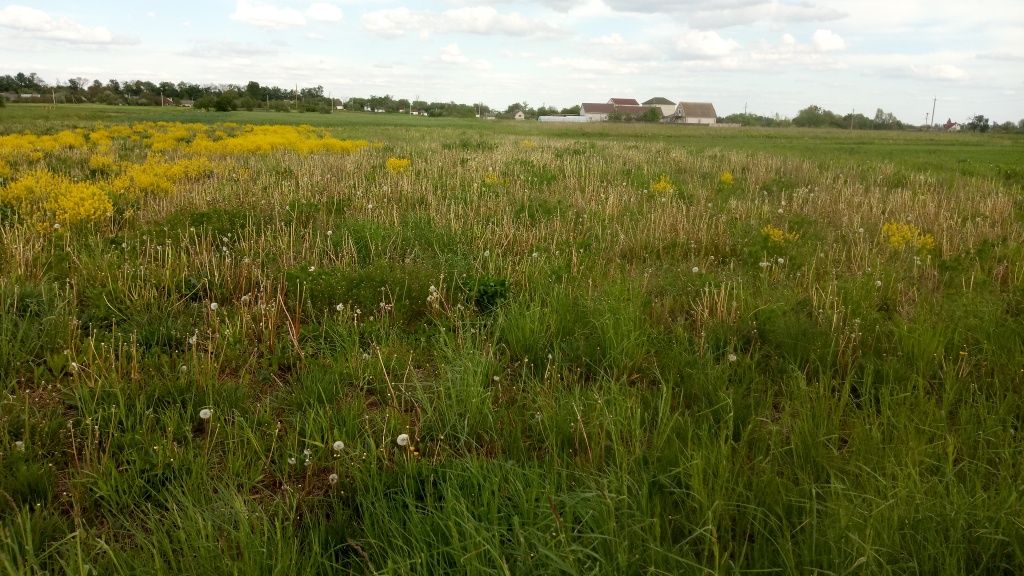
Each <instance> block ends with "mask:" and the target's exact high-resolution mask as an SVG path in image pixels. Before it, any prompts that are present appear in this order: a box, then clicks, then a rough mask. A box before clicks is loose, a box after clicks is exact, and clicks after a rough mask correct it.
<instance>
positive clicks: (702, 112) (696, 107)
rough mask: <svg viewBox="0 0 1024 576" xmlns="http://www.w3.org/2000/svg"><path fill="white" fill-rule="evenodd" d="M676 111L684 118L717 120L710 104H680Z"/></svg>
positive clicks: (713, 108)
mask: <svg viewBox="0 0 1024 576" xmlns="http://www.w3.org/2000/svg"><path fill="white" fill-rule="evenodd" d="M678 110H679V111H681V112H682V113H683V117H684V118H717V117H718V114H717V113H716V112H715V107H714V105H712V104H711V102H680V103H679V107H678Z"/></svg>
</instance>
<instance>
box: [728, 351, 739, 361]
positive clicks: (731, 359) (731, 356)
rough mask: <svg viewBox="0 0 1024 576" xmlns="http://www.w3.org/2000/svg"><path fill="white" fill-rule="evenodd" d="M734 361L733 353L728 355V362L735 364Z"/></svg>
mask: <svg viewBox="0 0 1024 576" xmlns="http://www.w3.org/2000/svg"><path fill="white" fill-rule="evenodd" d="M736 360H737V357H736V355H735V354H733V353H729V362H735V361H736Z"/></svg>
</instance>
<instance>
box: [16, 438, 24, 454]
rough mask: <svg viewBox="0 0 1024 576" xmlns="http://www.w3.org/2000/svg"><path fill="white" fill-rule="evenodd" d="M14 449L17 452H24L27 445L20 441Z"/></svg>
mask: <svg viewBox="0 0 1024 576" xmlns="http://www.w3.org/2000/svg"><path fill="white" fill-rule="evenodd" d="M14 449H15V450H17V451H18V452H24V451H25V443H24V442H22V441H21V440H18V441H17V442H15V443H14Z"/></svg>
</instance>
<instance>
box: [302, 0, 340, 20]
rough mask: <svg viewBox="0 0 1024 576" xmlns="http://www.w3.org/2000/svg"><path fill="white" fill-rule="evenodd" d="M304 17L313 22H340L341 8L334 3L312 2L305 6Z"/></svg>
mask: <svg viewBox="0 0 1024 576" xmlns="http://www.w3.org/2000/svg"><path fill="white" fill-rule="evenodd" d="M306 17H307V18H309V19H310V20H312V21H314V22H332V23H333V22H341V19H342V13H341V9H340V8H338V7H337V6H335V5H334V4H328V3H326V2H314V3H313V4H310V5H309V8H306Z"/></svg>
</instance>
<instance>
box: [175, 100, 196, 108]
mask: <svg viewBox="0 0 1024 576" xmlns="http://www.w3.org/2000/svg"><path fill="white" fill-rule="evenodd" d="M194 105H195V102H194V101H192V100H180V101H179V102H178V106H181V107H182V108H191V107H192V106H194Z"/></svg>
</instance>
